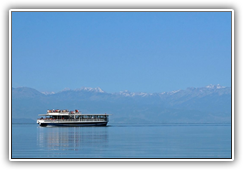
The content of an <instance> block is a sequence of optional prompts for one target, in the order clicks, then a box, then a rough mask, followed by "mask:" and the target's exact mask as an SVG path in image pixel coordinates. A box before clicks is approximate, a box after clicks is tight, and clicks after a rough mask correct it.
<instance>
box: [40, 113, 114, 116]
mask: <svg viewBox="0 0 243 170" xmlns="http://www.w3.org/2000/svg"><path fill="white" fill-rule="evenodd" d="M72 115H74V116H91V115H93V116H95V115H98V116H105V115H106V116H109V115H110V114H80V113H73V114H67V113H47V114H39V116H72Z"/></svg>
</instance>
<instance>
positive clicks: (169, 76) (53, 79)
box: [12, 12, 231, 92]
mask: <svg viewBox="0 0 243 170" xmlns="http://www.w3.org/2000/svg"><path fill="white" fill-rule="evenodd" d="M209 84H220V85H222V86H228V87H230V86H231V12H13V13H12V86H13V87H20V86H26V87H32V88H35V89H37V90H39V91H54V92H58V91H61V90H62V89H64V88H71V89H76V88H80V87H82V86H86V87H100V88H101V89H103V90H104V91H106V92H119V91H123V90H129V91H132V92H164V91H172V90H178V89H185V88H187V87H203V86H206V85H209Z"/></svg>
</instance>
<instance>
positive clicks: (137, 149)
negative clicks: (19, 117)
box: [12, 124, 231, 159]
mask: <svg viewBox="0 0 243 170" xmlns="http://www.w3.org/2000/svg"><path fill="white" fill-rule="evenodd" d="M14 158H28V159H31V158H38V159H39V158H49V159H50V158H55V159H56V158H173V159H174V158H224V159H231V125H230V124H108V126H106V127H39V126H38V125H37V124H12V159H14Z"/></svg>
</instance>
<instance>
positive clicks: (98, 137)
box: [37, 127, 108, 151]
mask: <svg viewBox="0 0 243 170" xmlns="http://www.w3.org/2000/svg"><path fill="white" fill-rule="evenodd" d="M107 141H108V135H107V127H50V128H43V127H38V128H37V142H38V146H39V147H40V148H41V149H43V150H45V149H47V150H59V151H61V150H69V151H78V150H84V149H87V148H88V147H100V148H105V147H107Z"/></svg>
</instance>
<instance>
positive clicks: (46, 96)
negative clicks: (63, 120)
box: [12, 85, 231, 123]
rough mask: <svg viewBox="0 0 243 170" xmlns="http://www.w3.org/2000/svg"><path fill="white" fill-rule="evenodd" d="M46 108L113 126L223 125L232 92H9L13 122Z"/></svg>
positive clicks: (228, 117)
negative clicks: (103, 118) (106, 117)
mask: <svg viewBox="0 0 243 170" xmlns="http://www.w3.org/2000/svg"><path fill="white" fill-rule="evenodd" d="M48 108H55V109H69V110H71V109H79V110H81V111H82V112H83V113H110V114H112V115H113V116H112V117H111V120H112V121H115V122H134V121H135V120H137V121H138V120H139V121H144V122H147V121H148V122H165V123H168V122H177V123H178V122H179V123H180V122H191V123H195V122H201V123H212V122H213V123H215V122H219V123H222V122H230V120H231V88H230V87H223V86H220V85H208V86H205V87H200V88H194V87H191V88H187V89H185V90H176V91H171V92H159V93H143V92H140V93H139V92H129V91H128V90H124V91H121V92H118V93H106V92H104V91H103V90H102V89H101V88H99V87H97V88H91V87H81V88H79V89H75V90H71V89H67V88H66V89H64V90H62V91H60V92H58V93H53V92H39V91H37V90H35V89H32V88H27V87H20V88H12V116H13V118H31V119H35V118H36V116H37V115H38V114H43V113H45V112H46V110H47V109H48ZM33 110H34V112H33Z"/></svg>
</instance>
